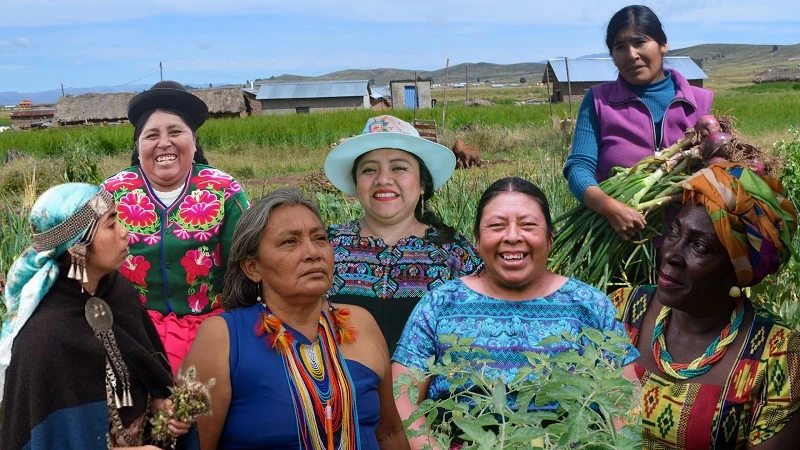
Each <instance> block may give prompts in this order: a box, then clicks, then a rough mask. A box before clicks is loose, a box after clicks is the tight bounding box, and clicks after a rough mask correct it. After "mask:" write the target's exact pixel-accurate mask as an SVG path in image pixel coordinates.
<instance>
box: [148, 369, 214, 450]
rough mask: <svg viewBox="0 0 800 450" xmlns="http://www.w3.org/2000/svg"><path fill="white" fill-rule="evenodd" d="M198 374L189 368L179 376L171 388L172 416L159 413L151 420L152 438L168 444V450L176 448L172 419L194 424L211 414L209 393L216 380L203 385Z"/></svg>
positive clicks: (164, 412)
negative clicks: (170, 427) (168, 426)
mask: <svg viewBox="0 0 800 450" xmlns="http://www.w3.org/2000/svg"><path fill="white" fill-rule="evenodd" d="M196 376H197V372H196V370H195V368H194V366H192V367H189V368H188V369H187V370H186V373H184V374H178V376H177V380H176V384H175V386H173V387H172V388H171V391H172V394H171V395H170V397H169V399H170V400H172V415H170V414H168V413H167V412H166V411H163V410H161V411H158V412H157V413H156V414H155V416H154V417H153V418H152V419H150V424H151V425H152V426H153V430H152V433H151V435H152V438H153V440H154V441H156V442H161V443H165V444H167V445H166V447H168V448H175V443H176V440H175V438H173V437H172V436H171V435H170V434H169V429H168V428H167V425H168V424H169V421H170V419H176V420H178V421H181V422H184V423H194V421H195V420H196V419H197V417H198V416H202V415H208V414H211V396H210V394H209V392H208V390H209V389H211V387H213V386H214V380H213V379H212V380H211V381H209V383H208V384H203V383H201V382H199V381H197V380H196Z"/></svg>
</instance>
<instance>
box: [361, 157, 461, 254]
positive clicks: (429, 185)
mask: <svg viewBox="0 0 800 450" xmlns="http://www.w3.org/2000/svg"><path fill="white" fill-rule="evenodd" d="M367 153H369V152H367ZM367 153H364V154H363V155H361V156H359V157H358V158H356V160H355V161H353V168H352V169H350V177H351V178H352V179H353V184H355V185H358V181H356V168H357V167H358V162H359V161H361V158H363V157H364V155H366V154H367ZM407 153H408V154H409V155H411V156H413V157H414V159H415V160H416V161H417V164H419V180H420V182H421V183H422V191H423V194H422V195H420V199H419V200H418V201H417V206H415V207H414V218H415V219H417V220H418V221H420V222H422V223H424V224H426V225H430V226H432V227H433V228H434V229H435V230H436V231H437V235H436V236H432V237H430V238H429V240H430V241H431V243H433V244H435V245H444V244H452V243H453V240H454V239H455V237H456V230H455V228H453V227H451V226H450V225H447V224H446V223H444V221H443V220H442V218H441V217H439V216H438V215H437V214H436V213H435V212H433V211H432V210H431V209H430V207H429V205H430V202H428V200H430V199H431V198H432V197H433V193H434V189H433V176H432V175H431V171H430V170H428V166H426V165H425V163H424V162H422V159H420V158H419V157H418V156H417V155H415V154H413V153H409V152H407ZM423 199H424V200H425V202H427V203H424V205H425V207H424V208H423V201H422V200H423Z"/></svg>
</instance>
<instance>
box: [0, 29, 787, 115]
mask: <svg viewBox="0 0 800 450" xmlns="http://www.w3.org/2000/svg"><path fill="white" fill-rule="evenodd" d="M668 55H670V56H689V57H691V58H693V59H694V60H695V61H697V63H698V64H699V65H700V66H701V67H702V68H703V69H704V70H705V71H706V74H707V75H708V76H709V78H710V79H711V81H712V82H714V83H718V84H725V83H729V84H748V83H750V82H752V79H753V76H755V75H756V74H757V73H759V72H761V71H763V70H766V69H770V68H775V67H800V66H799V64H800V44H794V45H774V46H773V45H750V44H703V45H696V46H694V47H687V48H680V49H675V50H671V51H669V53H668ZM606 56H608V55H606V54H605V53H598V54H593V55H586V56H582V57H581V58H592V57H606ZM467 66H469V79H468V80H466V79H465V76H466V67H467ZM544 68H545V61H542V62H525V63H518V64H492V63H487V62H479V63H462V64H456V65H454V66H451V67H450V68H449V71H448V81H449V82H454V83H458V82H464V81H468V82H470V83H474V82H477V81H478V79H480V80H481V81H487V80H488V81H495V82H502V83H507V82H517V81H519V79H520V77H525V78H527V79H528V81H529V82H530V81H536V80H539V79H541V77H542V74H543V73H544ZM416 73H417V76H419V77H420V78H422V79H427V78H432V79H433V81H434V83H444V78H445V69H444V68H441V69H439V70H433V71H426V70H420V71H417V72H416ZM413 78H414V71H413V70H408V69H391V68H379V69H369V70H365V69H350V70H341V71H338V72H332V73H329V74H325V75H320V76H316V77H307V76H300V75H290V74H285V75H280V76H275V77H270V78H269V79H262V80H256V81H270V82H272V81H274V82H291V81H335V80H374V81H375V84H377V85H384V84H387V83H389V81H391V80H411V79H413ZM149 87H150V85H123V86H95V87H88V88H67V89H65V91H66V93H67V94H70V95H79V94H85V93H88V92H95V93H113V92H141V91H143V90H145V89H147V88H149ZM59 97H61V90H60V89H53V90H49V91H43V92H32V93H19V92H0V106H2V105H11V104H16V103H19V102H20V101H22V100H24V99H30V100H31V101H32V102H34V103H54V102H55V101H56V100H58V98H59Z"/></svg>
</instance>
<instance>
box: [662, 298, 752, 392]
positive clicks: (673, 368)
mask: <svg viewBox="0 0 800 450" xmlns="http://www.w3.org/2000/svg"><path fill="white" fill-rule="evenodd" d="M671 312H672V308H670V307H667V306H665V307H663V308H661V312H659V313H658V317H657V318H656V323H655V326H654V329H653V338H652V339H651V341H650V342H651V344H652V345H653V359H655V361H656V365H657V366H658V368H659V369H660V370H661V371H662V372H664V373H666V374H668V375H670V376H672V377H673V378H676V379H678V380H686V379H689V378H692V377H696V376H698V375H702V374H704V373H706V372H708V371H709V370H711V365H712V364H714V363H715V362H717V361H719V360H720V359H722V357H723V356H724V355H725V352H726V351H727V349H728V346H729V345H730V344H731V343H732V342H733V341H734V340H735V339H736V335H737V334H738V333H739V326H740V325H741V324H742V320H743V319H744V312H745V308H744V296H740V297H739V298H738V299H737V300H736V308H734V310H733V313H731V321H730V322H729V323H728V325H726V326H725V328H723V329H722V332H721V333H720V335H719V337H718V338H716V339H714V342H712V343H711V344H710V345H709V346H708V348H707V349H706V351H705V352H704V353H703V354H702V355H701V356H699V357H697V359H695V360H694V361H692V362H690V363H689V364H680V363H676V362H675V360H673V359H672V355H670V353H669V352H668V351H667V342H666V340H665V339H664V330H666V328H667V324H668V323H669V315H670V313H671Z"/></svg>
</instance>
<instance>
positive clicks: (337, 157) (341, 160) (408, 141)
mask: <svg viewBox="0 0 800 450" xmlns="http://www.w3.org/2000/svg"><path fill="white" fill-rule="evenodd" d="M379 148H394V149H398V150H403V151H406V152H409V153H411V154H413V155H416V156H417V157H419V159H421V160H422V162H423V163H425V167H427V168H428V171H429V172H430V173H431V176H432V177H433V189H434V190H435V189H439V187H440V186H441V185H443V184H444V183H445V182H446V181H447V180H448V179H449V178H450V176H451V175H452V174H453V171H454V170H455V167H456V157H455V155H454V154H453V152H452V151H450V149H449V148H447V147H445V146H443V145H440V144H437V143H435V142H431V141H429V140H427V139H423V138H421V137H419V132H418V131H417V129H416V128H414V126H413V125H411V124H410V123H408V122H405V121H403V120H400V119H398V118H397V117H394V116H388V115H387V116H378V117H372V118H370V119H369V120H367V125H366V126H365V127H364V131H363V132H362V133H361V134H360V135H358V136H356V137H353V138H350V139H348V140H346V141H344V142H342V143H341V144H339V145H337V146H336V147H334V149H333V150H331V152H330V153H328V156H327V157H326V158H325V165H324V167H325V176H327V177H328V180H330V182H331V184H333V185H334V186H336V188H337V189H339V190H340V191H342V192H344V193H345V194H347V195H353V196H354V195H356V185H355V183H354V182H353V178H352V175H351V173H352V170H353V164H354V163H355V161H356V159H357V158H358V157H359V156H361V155H363V154H364V153H367V152H370V151H372V150H376V149H379Z"/></svg>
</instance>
